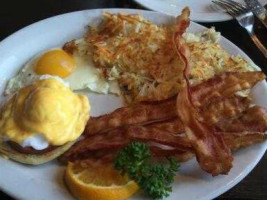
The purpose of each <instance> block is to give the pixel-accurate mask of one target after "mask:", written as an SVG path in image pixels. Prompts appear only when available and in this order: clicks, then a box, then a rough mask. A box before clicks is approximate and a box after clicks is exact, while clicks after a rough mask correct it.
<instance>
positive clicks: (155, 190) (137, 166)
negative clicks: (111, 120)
mask: <svg viewBox="0 0 267 200" xmlns="http://www.w3.org/2000/svg"><path fill="white" fill-rule="evenodd" d="M167 161H168V162H167V164H158V163H155V162H153V160H152V159H151V153H150V150H149V148H148V146H147V145H146V144H143V143H139V142H132V143H131V144H129V145H128V146H126V147H125V148H123V149H122V150H121V151H120V152H119V153H118V154H117V155H116V158H115V163H114V167H115V169H117V170H119V171H121V173H122V174H127V175H128V176H129V178H130V179H132V180H134V181H135V182H136V183H137V184H138V185H139V187H140V188H141V189H142V190H143V191H144V192H146V193H147V194H148V195H149V196H150V197H152V198H153V199H161V198H163V197H168V196H169V193H170V192H171V191H172V187H171V186H170V184H171V183H172V182H173V181H174V176H175V172H177V171H178V168H179V165H178V163H177V162H176V161H175V160H174V159H173V158H167Z"/></svg>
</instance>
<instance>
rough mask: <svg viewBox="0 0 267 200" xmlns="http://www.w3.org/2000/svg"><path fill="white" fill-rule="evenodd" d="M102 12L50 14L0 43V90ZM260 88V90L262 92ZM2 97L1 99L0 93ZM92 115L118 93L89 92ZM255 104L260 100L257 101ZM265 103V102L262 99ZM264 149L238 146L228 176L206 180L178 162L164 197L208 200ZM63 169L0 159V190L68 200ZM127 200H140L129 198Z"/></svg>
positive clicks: (108, 107)
mask: <svg viewBox="0 0 267 200" xmlns="http://www.w3.org/2000/svg"><path fill="white" fill-rule="evenodd" d="M109 11H111V12H115V13H116V12H124V13H138V14H141V15H143V16H144V17H146V18H147V19H149V20H151V21H153V22H155V23H158V24H162V23H169V22H171V21H172V20H173V17H170V16H167V15H164V14H159V13H155V12H150V11H142V10H125V9H124V10H120V9H111V10H109ZM102 12H103V10H86V11H79V12H74V13H69V14H64V15H60V16H56V17H52V18H49V19H46V20H43V21H40V22H38V23H35V24H33V25H30V26H28V27H26V28H24V29H22V30H20V31H18V32H16V33H14V34H13V35H11V36H10V37H8V38H6V39H5V40H4V41H2V42H1V43H0V93H2V92H3V89H4V86H5V83H6V81H7V80H8V79H9V78H10V77H11V76H13V75H15V73H16V72H17V71H18V70H19V69H20V67H21V66H22V65H23V63H25V62H26V61H27V60H28V59H30V58H31V57H32V56H34V55H35V54H37V53H39V52H41V51H44V50H46V49H49V48H52V47H57V46H60V45H62V44H64V43H65V42H66V41H69V40H72V39H73V38H78V37H81V36H82V35H83V33H84V32H85V30H86V28H85V27H86V26H87V25H88V24H96V23H97V22H99V19H100V16H101V13H102ZM203 30H205V27H203V26H200V25H198V24H196V23H193V22H192V23H191V25H190V28H189V31H191V32H199V31H203ZM221 44H222V46H223V47H224V48H225V49H227V50H228V51H229V52H230V53H232V54H241V55H242V56H244V57H246V58H247V59H248V60H249V58H248V57H247V56H246V55H245V54H244V53H243V52H242V51H241V50H240V49H239V48H238V47H236V46H235V45H234V44H232V43H231V42H230V41H228V40H227V39H225V38H222V40H221ZM257 88H258V89H257V91H256V92H259V93H260V94H261V95H262V96H259V95H258V94H256V96H257V98H256V99H257V100H262V98H260V97H263V99H264V98H265V97H267V92H266V87H265V86H264V83H261V84H259V85H258V87H257ZM264 89H265V90H264ZM0 98H1V99H0V100H3V97H0ZM89 99H90V101H91V104H92V115H93V116H96V115H100V114H104V113H106V112H110V111H112V110H113V109H115V108H118V107H120V106H121V105H122V102H121V100H120V99H119V98H118V97H115V96H112V95H96V94H91V95H89ZM259 102H260V103H261V101H259ZM262 102H263V103H265V101H262ZM266 148H267V143H263V144H259V145H255V146H253V147H250V148H246V149H243V150H240V151H238V152H236V153H235V154H234V157H235V160H234V163H233V164H234V167H233V168H232V170H231V172H230V173H229V175H228V176H218V177H216V178H212V177H211V176H210V175H209V174H207V173H205V172H203V171H202V170H201V169H200V168H199V165H198V164H197V162H196V161H195V160H191V161H189V162H187V163H184V164H182V167H181V170H180V173H179V175H178V176H177V177H176V180H175V183H174V184H173V192H172V193H171V195H170V197H169V199H170V200H174V199H183V200H187V199H188V200H194V199H198V200H201V199H203V200H204V199H205V200H206V199H212V198H214V197H216V196H218V195H220V194H222V193H223V192H225V191H227V190H228V189H230V188H231V187H233V186H234V185H235V184H237V183H238V182H239V181H240V180H242V179H243V178H244V177H245V176H246V175H247V174H248V173H249V172H250V171H251V170H252V169H253V168H254V167H255V165H256V164H257V163H258V162H259V160H260V158H261V157H262V156H263V154H264V152H265V150H266ZM63 170H64V167H62V166H59V164H58V163H57V162H56V161H54V162H50V163H47V164H45V165H42V166H37V167H36V166H35V167H34V166H26V165H22V164H19V163H15V162H12V161H10V160H5V159H3V158H0V188H1V189H2V190H3V191H5V192H7V193H8V194H10V195H11V196H13V197H15V198H18V199H34V200H47V199H57V200H61V199H62V200H63V199H64V200H70V199H73V197H72V196H71V195H70V194H69V193H68V191H67V190H66V188H65V186H64V183H63V180H62V176H63ZM133 199H136V200H137V199H144V197H143V196H138V195H137V196H135V197H134V198H133Z"/></svg>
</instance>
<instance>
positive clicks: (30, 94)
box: [0, 79, 91, 146]
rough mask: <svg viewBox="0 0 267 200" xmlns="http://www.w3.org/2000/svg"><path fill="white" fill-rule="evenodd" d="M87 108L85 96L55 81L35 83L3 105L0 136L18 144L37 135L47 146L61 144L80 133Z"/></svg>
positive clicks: (84, 121) (87, 112) (87, 117)
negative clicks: (40, 136)
mask: <svg viewBox="0 0 267 200" xmlns="http://www.w3.org/2000/svg"><path fill="white" fill-rule="evenodd" d="M90 109H91V108H90V104H89V101H88V99H87V97H86V96H84V95H81V94H75V93H73V92H72V91H71V90H70V89H69V88H68V87H67V86H65V85H64V84H62V83H60V82H59V81H57V80H55V79H45V80H39V81H37V82H34V83H33V84H32V85H29V86H27V87H25V88H22V89H21V90H20V91H19V92H18V93H17V94H15V95H14V96H13V97H12V98H11V99H10V100H9V101H8V102H7V104H5V105H4V106H3V108H2V111H1V116H0V135H2V136H3V135H5V136H7V137H8V138H9V140H11V141H14V142H16V143H21V142H22V141H23V140H25V139H27V138H29V137H31V136H33V135H35V134H36V133H38V134H42V135H43V136H44V137H45V138H46V140H47V141H48V142H49V144H50V145H55V146H58V145H63V144H65V143H67V142H70V141H74V140H75V139H77V138H78V137H79V136H80V135H81V134H82V132H83V130H84V128H85V125H86V123H87V120H88V119H89V111H90Z"/></svg>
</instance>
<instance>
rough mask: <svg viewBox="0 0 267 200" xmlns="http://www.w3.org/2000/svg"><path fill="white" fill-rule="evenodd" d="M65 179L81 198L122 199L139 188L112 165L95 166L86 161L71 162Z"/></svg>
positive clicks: (88, 199)
mask: <svg viewBox="0 0 267 200" xmlns="http://www.w3.org/2000/svg"><path fill="white" fill-rule="evenodd" d="M65 181H66V184H67V186H68V188H69V190H70V191H71V193H72V194H73V195H74V196H75V197H77V198H78V199H80V200H96V199H97V200H122V199H127V198H129V197H131V196H132V195H133V194H134V193H135V192H136V191H137V190H138V185H137V184H136V183H135V182H134V181H131V180H129V179H128V177H127V176H122V175H120V173H119V172H118V171H117V170H115V169H113V167H112V166H101V167H99V166H98V167H94V166H92V165H90V164H88V163H86V161H82V162H75V163H69V164H68V167H67V170H66V173H65Z"/></svg>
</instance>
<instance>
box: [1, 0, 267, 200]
mask: <svg viewBox="0 0 267 200" xmlns="http://www.w3.org/2000/svg"><path fill="white" fill-rule="evenodd" d="M1 3H2V5H1V7H0V40H2V39H4V38H5V37H7V36H8V35H10V34H12V33H13V32H15V31H17V30H19V29H21V28H23V27H24V26H27V25H29V24H31V23H33V22H37V21H39V20H42V19H45V18H48V17H51V16H55V15H59V14H62V13H67V12H72V11H77V10H84V9H94V8H139V9H144V8H142V7H140V6H138V5H137V4H135V3H134V2H132V1H131V0H35V1H31V0H23V1H16V0H7V1H5V3H3V2H1ZM177 14H178V13H177ZM255 23H256V34H257V35H258V36H259V38H260V39H261V41H264V43H265V46H267V31H266V29H264V27H263V26H262V25H261V24H260V23H259V21H256V22H255ZM201 24H202V25H204V26H206V27H211V26H214V27H215V28H216V30H217V31H220V32H221V33H222V35H223V36H225V37H226V38H228V39H229V40H231V41H232V42H233V43H235V44H236V45H237V46H238V47H240V48H241V49H242V50H243V51H244V52H245V53H246V54H247V55H248V56H249V57H250V58H251V59H252V60H253V61H254V62H255V63H256V64H257V65H258V66H260V67H261V68H262V70H263V71H264V72H265V73H266V72H267V59H265V58H264V56H263V55H262V54H261V53H260V51H259V50H258V49H257V48H256V46H255V45H254V44H253V43H252V42H251V40H250V38H249V36H248V35H247V33H246V31H244V30H243V29H242V28H241V27H240V26H238V24H237V22H235V21H234V20H231V21H227V22H220V23H201ZM0 199H1V200H11V199H13V198H11V197H9V196H7V195H6V194H4V193H2V192H1V191H0ZM217 199H218V200H222V199H225V200H229V199H236V200H237V199H242V200H264V199H267V155H266V154H265V156H264V157H263V158H262V159H261V161H260V162H259V163H258V165H257V166H256V167H255V169H254V170H253V171H252V172H251V173H250V174H249V175H248V176H247V177H246V178H245V179H244V180H242V181H241V182H240V183H239V184H238V185H236V186H235V187H234V188H232V189H231V190H229V191H228V192H226V193H225V194H223V195H221V196H220V197H218V198H217Z"/></svg>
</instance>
